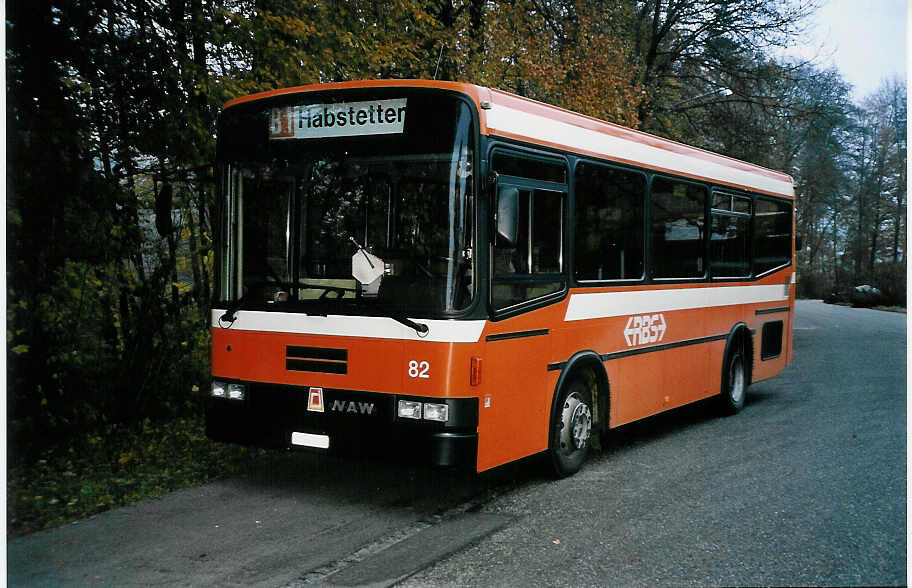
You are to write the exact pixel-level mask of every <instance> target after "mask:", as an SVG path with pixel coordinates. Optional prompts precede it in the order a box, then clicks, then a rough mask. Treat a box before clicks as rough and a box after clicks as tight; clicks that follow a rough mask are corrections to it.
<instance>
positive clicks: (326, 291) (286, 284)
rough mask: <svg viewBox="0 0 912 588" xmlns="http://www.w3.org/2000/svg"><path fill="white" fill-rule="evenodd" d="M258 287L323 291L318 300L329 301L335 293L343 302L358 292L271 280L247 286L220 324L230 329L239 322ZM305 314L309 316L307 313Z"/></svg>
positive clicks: (326, 285)
mask: <svg viewBox="0 0 912 588" xmlns="http://www.w3.org/2000/svg"><path fill="white" fill-rule="evenodd" d="M258 286H279V287H282V288H289V289H291V288H298V289H303V290H323V293H322V294H320V297H319V298H318V300H327V299H328V298H327V297H326V295H327V294H329V293H330V292H333V293H335V294H336V298H335V300H341V299H342V297H344V296H345V293H346V292H355V293H357V290H355V289H354V288H345V287H343V286H332V285H329V284H308V283H306V282H304V283H299V284H293V283H291V282H281V281H269V280H263V281H259V282H253V283H251V284H248V285H247V292H246V293H244V294H243V295H242V296H241V297H240V298H238V299H237V300H235V301H234V303H232V304H231V306H229V307H228V310H227V311H225V313H224V314H222V316H220V317H219V323H220V324H221V323H222V321H225V322H228V323H229V325H228V326H229V327H230V326H231V324H233V323H234V321H236V320H237V316H236V314H237V311H238V310H240V309H241V307H242V306H243V305H244V303H245V302H247V301H248V300H249V299H250V293H251V292H253V291H254V290H255V288H256V287H258ZM299 302H304V301H299ZM304 314H307V313H306V312H305V313H304Z"/></svg>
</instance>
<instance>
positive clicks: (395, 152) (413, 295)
mask: <svg viewBox="0 0 912 588" xmlns="http://www.w3.org/2000/svg"><path fill="white" fill-rule="evenodd" d="M322 101H323V102H327V100H326V96H323V97H322ZM390 103H395V104H394V106H397V108H393V107H387V106H388V105H389V104H390ZM363 105H369V106H363ZM368 107H369V108H370V110H371V112H370V116H369V117H368V115H367V114H366V109H367V108H368ZM359 108H360V109H361V110H359ZM327 112H329V113H330V114H329V115H326V113H327ZM332 112H335V113H336V114H335V115H334V114H332ZM286 113H287V121H286V120H285V119H284V118H283V117H286ZM314 113H316V114H314ZM340 113H341V116H340ZM361 113H364V116H363V119H364V121H365V124H363V125H361V128H352V127H355V126H356V124H355V123H356V122H357V121H358V120H360V119H359V118H358V116H359V114H361ZM226 114H232V116H223V119H222V121H221V129H220V131H221V133H220V145H219V149H220V158H219V159H220V169H221V172H222V178H223V181H222V186H223V198H222V208H223V219H222V220H223V222H222V225H221V226H222V231H223V233H222V234H223V241H224V244H223V247H222V258H221V259H220V260H219V261H220V268H219V272H218V274H219V277H220V285H219V294H220V296H219V297H220V299H221V301H222V302H225V303H228V304H231V305H237V306H239V307H241V308H250V309H256V310H277V311H278V310H281V311H287V312H294V311H300V312H305V313H310V312H311V311H312V310H313V311H314V312H321V313H326V312H331V313H333V314H346V313H348V314H358V313H365V312H367V313H370V314H382V313H389V312H392V313H397V314H399V315H407V316H411V317H434V316H445V315H447V314H451V313H454V312H458V311H459V310H462V309H464V308H466V307H467V306H468V305H469V304H470V302H471V300H472V297H473V294H474V290H475V282H476V278H475V271H474V266H473V257H474V256H473V235H474V231H473V216H474V200H473V181H472V161H473V145H472V133H471V129H472V118H471V114H470V110H469V107H468V106H467V105H466V104H465V103H463V102H462V101H459V100H457V99H454V98H449V97H442V96H440V95H436V94H433V95H427V94H420V93H419V94H417V95H414V96H413V95H408V97H407V98H401V99H396V100H375V101H373V103H370V102H367V101H360V102H349V101H344V102H343V101H335V102H333V103H332V104H329V105H327V104H316V105H313V104H310V105H303V106H302V105H301V104H300V103H294V104H293V105H291V106H287V105H286V106H284V107H282V108H271V109H262V108H260V109H259V110H256V111H251V110H248V111H247V112H241V113H240V114H237V115H234V113H231V111H228V113H226ZM318 115H319V116H321V117H325V118H323V119H322V120H321V121H320V122H321V123H322V125H323V127H322V128H323V129H324V130H322V131H319V132H317V133H316V135H317V136H316V137H310V136H308V137H297V136H292V135H293V133H294V131H293V130H288V129H289V127H291V126H295V125H300V126H303V127H306V126H307V125H309V124H310V125H313V124H314V123H315V122H316V119H315V118H314V117H315V116H318ZM277 117H278V119H279V120H278V121H277V120H276V119H277ZM330 117H332V119H333V122H334V123H335V124H334V125H333V126H334V128H333V129H331V131H332V132H330V130H326V127H327V125H326V122H327V121H328V120H330ZM342 117H345V120H346V122H348V119H351V121H352V122H351V124H350V125H346V127H347V128H344V129H341V131H340V128H339V124H338V123H339V119H340V118H342ZM384 117H388V119H389V120H390V121H391V123H392V124H393V127H394V128H392V129H390V128H382V127H381V128H379V129H378V125H377V124H376V123H373V121H374V120H377V121H379V122H380V123H384V122H385V120H386V119H384ZM372 123H373V124H372ZM398 123H401V124H399V126H395V125H396V124H398ZM283 124H284V125H285V127H286V128H285V131H286V132H285V135H288V136H278V135H281V134H282V125H283ZM256 127H259V130H256V131H254V132H251V130H252V129H254V128H256ZM266 128H269V131H267V132H264V130H262V129H266ZM264 135H265V137H264ZM251 138H252V139H251ZM317 307H321V308H319V309H318V308H317ZM326 307H329V310H328V311H327V310H326ZM314 309H315V310H314Z"/></svg>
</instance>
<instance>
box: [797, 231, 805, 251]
mask: <svg viewBox="0 0 912 588" xmlns="http://www.w3.org/2000/svg"><path fill="white" fill-rule="evenodd" d="M803 250H804V235H802V234H801V233H798V234H796V235H795V251H803Z"/></svg>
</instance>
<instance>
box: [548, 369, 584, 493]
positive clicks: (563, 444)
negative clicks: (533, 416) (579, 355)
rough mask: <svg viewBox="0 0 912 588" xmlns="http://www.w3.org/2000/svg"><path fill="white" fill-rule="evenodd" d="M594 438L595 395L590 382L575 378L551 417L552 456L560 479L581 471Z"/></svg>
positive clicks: (568, 383)
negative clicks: (593, 405) (593, 401)
mask: <svg viewBox="0 0 912 588" xmlns="http://www.w3.org/2000/svg"><path fill="white" fill-rule="evenodd" d="M591 437H592V391H591V390H590V389H589V385H588V384H587V380H586V379H585V378H583V377H581V376H579V375H576V376H573V377H571V378H570V379H569V380H568V381H567V382H566V383H565V384H564V385H563V386H561V390H560V392H559V393H558V397H557V402H556V403H555V405H554V409H553V410H552V415H551V434H550V439H549V444H548V454H549V456H550V458H551V465H552V467H553V470H554V474H555V475H556V476H557V477H559V478H564V477H567V476H571V475H573V474H575V473H576V472H578V471H579V469H580V467H582V465H583V462H584V461H585V460H586V454H587V453H588V451H589V441H590V439H591Z"/></svg>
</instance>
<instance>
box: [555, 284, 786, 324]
mask: <svg viewBox="0 0 912 588" xmlns="http://www.w3.org/2000/svg"><path fill="white" fill-rule="evenodd" d="M785 300H788V294H786V293H785V291H784V289H783V288H782V285H781V284H773V285H769V286H719V287H709V288H675V289H667V290H638V291H635V292H593V293H591V294H573V295H572V296H570V303H569V304H568V305H567V313H566V315H564V320H565V321H581V320H586V319H593V318H608V317H616V316H626V315H630V314H647V313H653V312H670V311H674V310H691V309H695V308H712V307H714V306H732V305H735V304H756V303H760V302H782V301H785Z"/></svg>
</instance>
